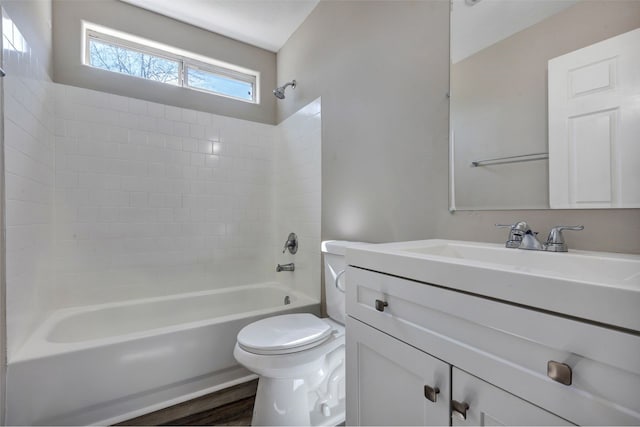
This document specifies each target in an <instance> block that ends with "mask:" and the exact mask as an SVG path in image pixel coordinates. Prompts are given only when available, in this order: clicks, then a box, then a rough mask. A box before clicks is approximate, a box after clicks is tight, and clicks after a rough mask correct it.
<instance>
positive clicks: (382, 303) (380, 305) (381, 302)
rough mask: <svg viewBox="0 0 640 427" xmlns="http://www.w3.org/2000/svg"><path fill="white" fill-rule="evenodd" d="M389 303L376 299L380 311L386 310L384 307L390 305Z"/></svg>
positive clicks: (377, 308)
mask: <svg viewBox="0 0 640 427" xmlns="http://www.w3.org/2000/svg"><path fill="white" fill-rule="evenodd" d="M388 305H389V303H388V302H386V301H382V300H379V299H377V300H376V310H378V311H384V308H385V307H386V306H388Z"/></svg>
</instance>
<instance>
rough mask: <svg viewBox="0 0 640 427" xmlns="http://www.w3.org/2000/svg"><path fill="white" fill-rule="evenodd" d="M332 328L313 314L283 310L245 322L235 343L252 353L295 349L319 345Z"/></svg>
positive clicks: (271, 352)
mask: <svg viewBox="0 0 640 427" xmlns="http://www.w3.org/2000/svg"><path fill="white" fill-rule="evenodd" d="M332 332H333V328H332V327H331V325H330V324H328V323H327V322H325V321H323V320H321V319H320V318H318V317H316V316H314V315H313V314H309V313H296V314H285V315H281V316H275V317H269V318H266V319H262V320H259V321H257V322H254V323H252V324H250V325H247V326H245V327H244V328H243V329H242V330H241V331H240V332H239V333H238V345H239V346H240V348H242V349H243V350H245V351H247V352H249V353H253V354H262V355H280V354H289V353H297V352H300V351H304V350H308V349H310V348H314V347H317V346H319V345H320V344H322V343H324V342H325V341H327V340H328V339H329V338H330V337H331V333H332Z"/></svg>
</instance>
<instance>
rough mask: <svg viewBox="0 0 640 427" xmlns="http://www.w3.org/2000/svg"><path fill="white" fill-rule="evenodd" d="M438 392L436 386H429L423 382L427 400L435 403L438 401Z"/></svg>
mask: <svg viewBox="0 0 640 427" xmlns="http://www.w3.org/2000/svg"><path fill="white" fill-rule="evenodd" d="M438 393H440V389H439V388H438V387H430V386H428V385H426V384H425V386H424V397H426V398H427V400H430V401H431V402H433V403H436V402H437V401H438Z"/></svg>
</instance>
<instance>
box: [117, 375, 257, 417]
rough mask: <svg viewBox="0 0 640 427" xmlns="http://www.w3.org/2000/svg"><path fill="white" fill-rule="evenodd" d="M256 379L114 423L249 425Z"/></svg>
mask: <svg viewBox="0 0 640 427" xmlns="http://www.w3.org/2000/svg"><path fill="white" fill-rule="evenodd" d="M257 387H258V380H253V381H249V382H246V383H242V384H238V385H235V386H233V387H229V388H227V389H224V390H220V391H217V392H215V393H210V394H207V395H205V396H201V397H198V398H196V399H192V400H188V401H186V402H183V403H179V404H177V405H173V406H170V407H168V408H165V409H160V410H158V411H154V412H151V413H149V414H145V415H142V416H139V417H136V418H132V419H130V420H127V421H123V422H121V423H118V424H115V425H117V426H212V425H216V426H249V425H251V415H252V413H253V402H254V400H255V396H256V389H257Z"/></svg>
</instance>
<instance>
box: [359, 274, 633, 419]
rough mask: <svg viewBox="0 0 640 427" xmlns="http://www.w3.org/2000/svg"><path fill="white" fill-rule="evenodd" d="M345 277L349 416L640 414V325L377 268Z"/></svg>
mask: <svg viewBox="0 0 640 427" xmlns="http://www.w3.org/2000/svg"><path fill="white" fill-rule="evenodd" d="M346 288H347V302H346V304H347V314H348V316H349V317H348V320H347V424H348V425H375V424H385V425H416V424H420V425H430V424H438V425H450V424H453V425H497V424H508V425H532V424H534V425H570V424H577V425H638V424H640V397H639V396H640V334H637V333H634V332H632V331H624V330H619V329H615V328H610V327H607V326H604V325H599V324H594V323H590V322H585V321H582V320H579V319H576V318H570V317H568V316H559V315H556V314H552V313H549V312H545V311H541V310H534V309H531V308H529V307H526V306H523V305H521V304H512V303H506V302H504V301H500V300H497V299H495V298H486V297H482V296H481V295H476V294H473V293H470V292H466V291H465V292H462V291H457V290H455V289H450V288H447V287H446V286H444V284H439V285H433V284H428V283H422V282H418V281H412V280H407V279H403V278H400V277H396V276H391V275H387V274H383V273H379V272H375V271H371V270H370V268H369V269H361V268H358V267H355V266H350V267H349V268H348V270H347V286H346ZM425 385H427V386H429V387H434V386H437V387H438V388H439V389H440V393H439V394H438V400H437V401H436V403H435V404H434V403H433V402H431V401H429V400H428V399H426V398H425V393H424V386H425ZM445 390H446V391H445ZM463 403H466V404H467V405H468V409H467V411H466V416H467V418H466V420H462V419H460V418H459V417H458V415H459V414H458V413H459V412H461V410H460V409H461V405H462V404H463ZM458 404H460V405H458ZM456 409H457V410H456ZM452 413H453V416H452Z"/></svg>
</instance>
